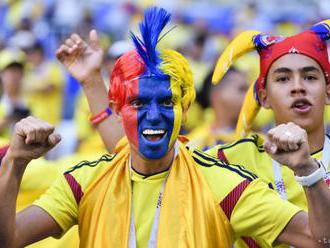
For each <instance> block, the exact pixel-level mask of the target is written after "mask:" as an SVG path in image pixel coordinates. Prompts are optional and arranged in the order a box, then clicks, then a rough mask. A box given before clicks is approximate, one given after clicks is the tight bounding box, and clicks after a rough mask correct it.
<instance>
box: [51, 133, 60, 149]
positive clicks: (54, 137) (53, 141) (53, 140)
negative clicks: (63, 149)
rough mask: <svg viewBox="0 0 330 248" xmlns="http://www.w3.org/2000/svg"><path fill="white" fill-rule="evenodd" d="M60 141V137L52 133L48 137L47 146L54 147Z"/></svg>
mask: <svg viewBox="0 0 330 248" xmlns="http://www.w3.org/2000/svg"><path fill="white" fill-rule="evenodd" d="M60 141H61V135H60V134H57V133H52V134H51V135H49V136H48V144H49V145H50V146H51V147H54V146H56V145H57V144H58V143H60Z"/></svg>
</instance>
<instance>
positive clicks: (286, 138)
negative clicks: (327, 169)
mask: <svg viewBox="0 0 330 248" xmlns="http://www.w3.org/2000/svg"><path fill="white" fill-rule="evenodd" d="M264 147H265V150H266V152H268V153H269V155H270V156H271V157H272V158H273V159H275V160H276V161H277V162H278V163H280V164H283V165H286V166H288V167H289V168H290V169H292V170H293V171H294V172H295V174H296V175H297V176H307V175H310V174H311V173H313V172H314V171H315V170H316V169H317V168H318V165H317V163H316V162H315V161H314V160H313V159H312V158H311V156H310V150H309V145H308V139H307V133H306V131H305V130H304V129H302V128H301V127H299V126H298V125H296V124H294V123H292V122H289V123H287V124H281V125H279V126H277V127H275V128H273V129H271V130H270V131H269V132H268V133H267V137H266V139H265V142H264Z"/></svg>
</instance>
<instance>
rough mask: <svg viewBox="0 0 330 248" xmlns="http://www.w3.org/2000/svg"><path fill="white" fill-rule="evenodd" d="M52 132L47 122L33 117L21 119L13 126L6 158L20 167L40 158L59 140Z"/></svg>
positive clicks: (52, 128)
mask: <svg viewBox="0 0 330 248" xmlns="http://www.w3.org/2000/svg"><path fill="white" fill-rule="evenodd" d="M54 130H55V128H54V127H53V126H51V125H50V124H48V123H47V122H45V121H42V120H38V119H36V118H34V117H31V116H30V117H27V118H25V119H22V120H21V121H19V122H18V123H17V124H16V125H15V130H14V133H13V135H12V139H11V142H10V146H9V149H8V151H7V155H6V157H8V158H10V159H12V160H13V161H15V162H17V163H19V164H22V165H26V164H28V163H29V162H30V161H31V160H32V159H36V158H39V157H41V156H42V155H43V154H45V153H46V152H48V151H49V150H50V149H52V148H53V147H54V146H55V145H56V144H58V143H59V142H60V140H61V136H60V135H59V134H56V133H55V132H54Z"/></svg>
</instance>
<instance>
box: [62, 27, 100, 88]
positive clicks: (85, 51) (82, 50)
mask: <svg viewBox="0 0 330 248" xmlns="http://www.w3.org/2000/svg"><path fill="white" fill-rule="evenodd" d="M56 57H57V59H58V60H59V61H60V62H61V63H62V64H63V65H64V66H65V68H66V69H67V70H68V71H69V72H70V74H71V75H72V76H73V77H75V78H76V79H77V80H78V81H79V82H80V83H81V84H82V85H83V86H84V84H85V83H86V82H91V81H92V80H89V79H90V78H93V77H94V76H95V74H100V71H101V66H102V59H103V50H102V49H101V47H100V41H99V38H98V35H97V33H96V31H95V30H92V31H91V32H90V33H89V43H87V42H85V41H84V40H82V38H81V37H80V36H79V35H78V34H72V35H71V36H70V38H68V39H66V40H65V42H64V43H63V44H62V45H61V46H60V47H59V49H57V51H56Z"/></svg>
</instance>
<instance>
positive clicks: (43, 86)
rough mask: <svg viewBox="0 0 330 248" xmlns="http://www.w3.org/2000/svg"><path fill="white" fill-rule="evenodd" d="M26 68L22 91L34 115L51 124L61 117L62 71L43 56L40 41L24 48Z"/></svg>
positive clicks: (55, 123) (58, 121) (56, 122)
mask: <svg viewBox="0 0 330 248" xmlns="http://www.w3.org/2000/svg"><path fill="white" fill-rule="evenodd" d="M26 54H27V70H26V76H25V78H24V83H23V93H24V96H25V98H26V100H27V104H28V106H29V107H30V109H31V111H32V113H33V114H34V116H36V117H38V118H40V119H43V120H45V121H47V122H49V123H51V124H53V125H57V124H59V123H60V121H61V119H62V101H63V99H62V97H63V96H62V92H63V84H64V78H63V72H62V70H61V69H60V67H59V65H58V64H57V63H56V62H53V61H49V60H47V59H46V58H45V56H44V50H43V47H42V45H41V44H40V43H37V42H36V43H34V44H33V46H31V47H29V48H27V49H26Z"/></svg>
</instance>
